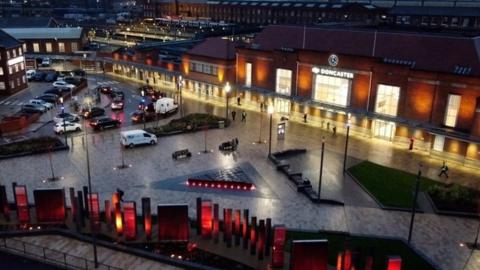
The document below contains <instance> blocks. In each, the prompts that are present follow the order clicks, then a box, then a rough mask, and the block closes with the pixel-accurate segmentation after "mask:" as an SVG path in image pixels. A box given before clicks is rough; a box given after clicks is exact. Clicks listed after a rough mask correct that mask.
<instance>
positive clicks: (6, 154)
mask: <svg viewBox="0 0 480 270" xmlns="http://www.w3.org/2000/svg"><path fill="white" fill-rule="evenodd" d="M65 149H68V146H65V145H64V144H63V143H62V141H61V140H60V139H58V138H56V137H38V138H32V139H27V140H23V141H18V142H13V143H8V144H3V145H0V159H5V158H13V157H21V156H26V155H33V154H40V153H46V152H50V151H52V152H53V151H59V150H65Z"/></svg>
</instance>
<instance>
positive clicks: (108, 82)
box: [97, 81, 120, 85]
mask: <svg viewBox="0 0 480 270" xmlns="http://www.w3.org/2000/svg"><path fill="white" fill-rule="evenodd" d="M119 83H120V82H117V81H101V82H97V84H98V85H115V84H119Z"/></svg>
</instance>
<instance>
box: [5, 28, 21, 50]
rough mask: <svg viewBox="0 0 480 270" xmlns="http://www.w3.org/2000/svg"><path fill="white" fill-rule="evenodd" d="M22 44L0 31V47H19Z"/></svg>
mask: <svg viewBox="0 0 480 270" xmlns="http://www.w3.org/2000/svg"><path fill="white" fill-rule="evenodd" d="M21 45H22V43H21V42H20V41H18V40H17V39H15V38H14V37H12V36H11V35H9V34H8V33H6V32H5V31H2V30H1V29H0V47H3V48H12V47H18V46H21Z"/></svg>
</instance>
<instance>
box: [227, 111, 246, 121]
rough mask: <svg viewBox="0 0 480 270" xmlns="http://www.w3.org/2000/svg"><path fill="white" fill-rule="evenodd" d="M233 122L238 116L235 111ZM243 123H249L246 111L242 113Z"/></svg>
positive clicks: (233, 112)
mask: <svg viewBox="0 0 480 270" xmlns="http://www.w3.org/2000/svg"><path fill="white" fill-rule="evenodd" d="M231 114H232V121H235V116H236V115H237V112H236V111H235V110H232V112H231ZM242 122H243V123H246V122H247V113H246V112H245V111H242Z"/></svg>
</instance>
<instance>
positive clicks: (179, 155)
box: [172, 149, 192, 159]
mask: <svg viewBox="0 0 480 270" xmlns="http://www.w3.org/2000/svg"><path fill="white" fill-rule="evenodd" d="M191 156H192V153H191V152H190V151H189V150H188V149H182V150H178V151H175V152H173V153H172V158H173V159H179V158H189V157H191Z"/></svg>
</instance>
